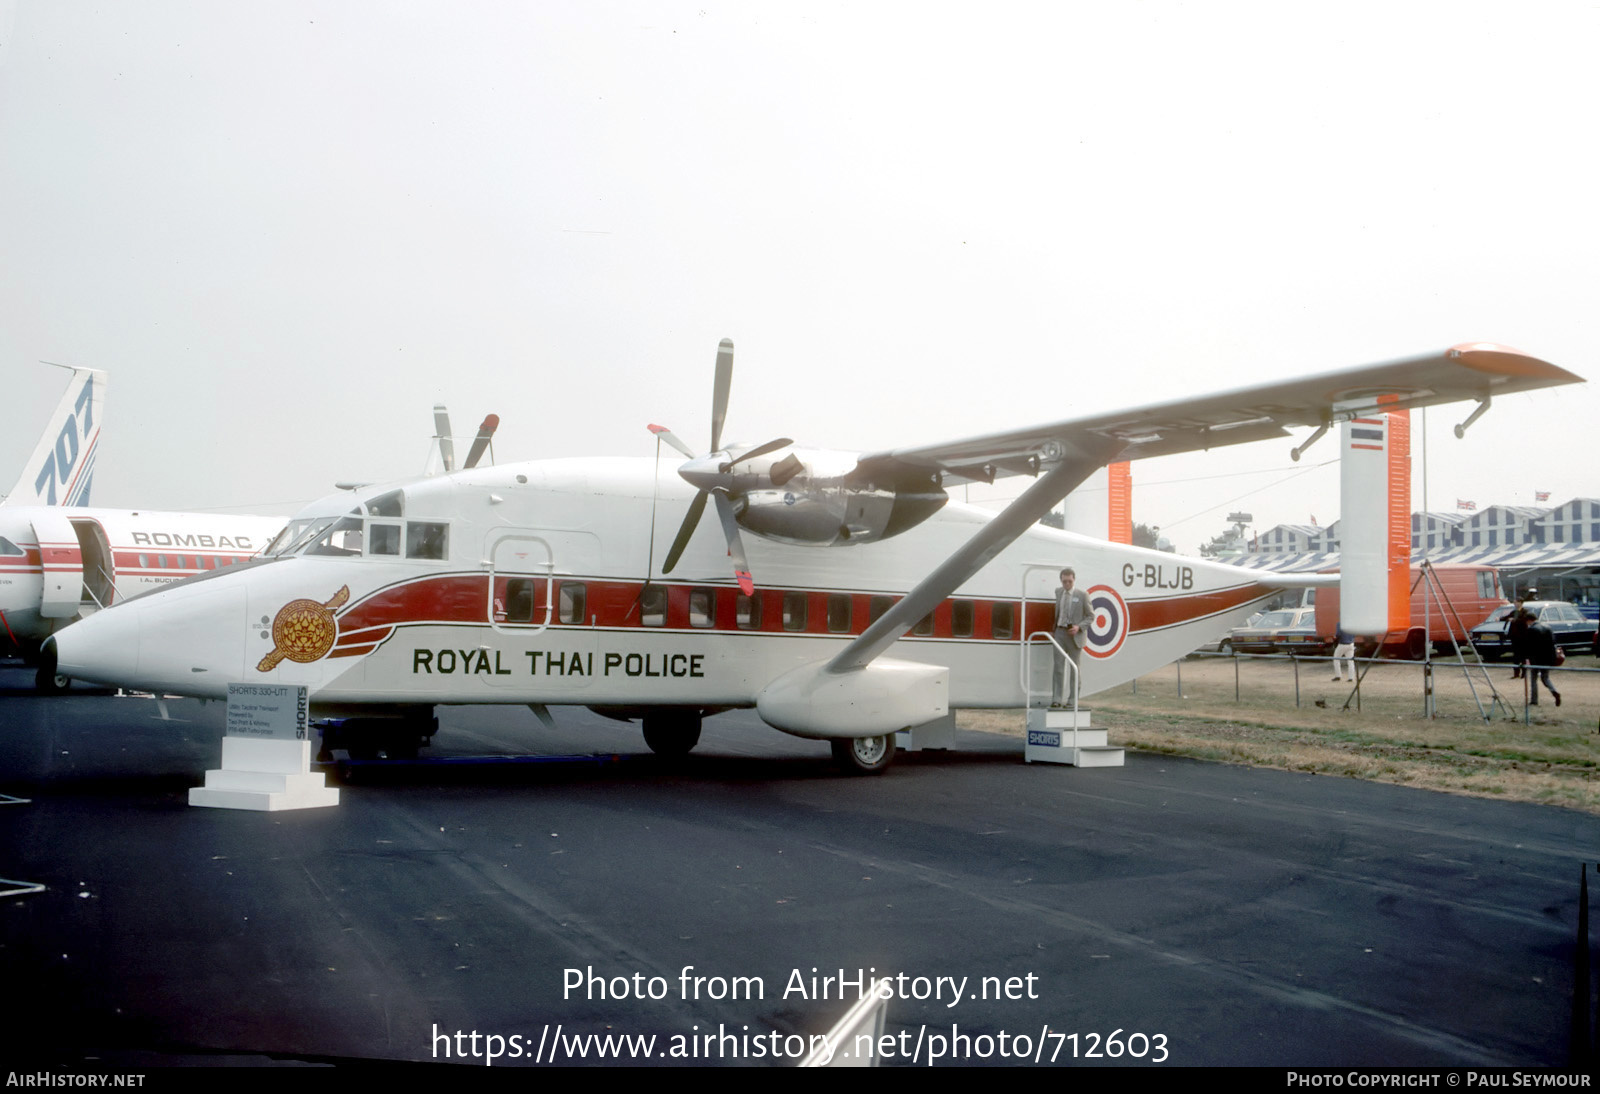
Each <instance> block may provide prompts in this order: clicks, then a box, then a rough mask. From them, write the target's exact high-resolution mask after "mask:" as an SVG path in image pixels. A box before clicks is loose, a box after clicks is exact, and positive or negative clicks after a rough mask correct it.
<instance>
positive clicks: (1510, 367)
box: [1449, 342, 1583, 383]
mask: <svg viewBox="0 0 1600 1094" xmlns="http://www.w3.org/2000/svg"><path fill="white" fill-rule="evenodd" d="M1449 356H1450V358H1451V359H1452V360H1454V361H1456V362H1458V363H1459V364H1462V365H1465V366H1466V367H1467V368H1470V369H1473V370H1475V371H1478V372H1487V373H1492V374H1494V375H1496V376H1508V377H1517V378H1519V379H1532V380H1552V381H1555V382H1557V383H1582V382H1583V377H1581V376H1578V375H1575V374H1574V373H1571V372H1568V371H1567V370H1566V369H1564V368H1561V367H1560V366H1558V365H1552V364H1551V363H1550V362H1549V361H1545V360H1541V359H1540V358H1538V357H1535V356H1533V355H1532V354H1529V353H1523V352H1522V351H1521V350H1518V349H1512V348H1511V347H1510V346H1502V345H1500V344H1499V343H1497V342H1463V343H1461V344H1460V345H1456V346H1451V347H1450V351H1449Z"/></svg>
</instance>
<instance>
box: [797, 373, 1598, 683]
mask: <svg viewBox="0 0 1600 1094" xmlns="http://www.w3.org/2000/svg"><path fill="white" fill-rule="evenodd" d="M1581 382H1582V377H1580V376H1575V375H1573V374H1572V373H1570V372H1568V371H1567V370H1565V369H1562V368H1557V367H1556V366H1555V365H1552V364H1550V363H1548V362H1546V361H1541V360H1539V359H1538V358H1536V357H1529V356H1528V355H1527V354H1525V353H1519V352H1517V351H1516V350H1513V349H1507V348H1506V347H1504V346H1497V345H1492V344H1488V343H1472V344H1467V345H1459V346H1452V347H1451V348H1450V349H1447V350H1445V351H1444V352H1443V353H1431V354H1426V355H1424V356H1421V357H1410V358H1406V359H1405V360H1401V361H1391V362H1389V363H1387V364H1382V365H1368V366H1366V367H1364V368H1353V369H1345V370H1342V371H1339V372H1329V373H1324V374H1323V375H1321V376H1308V377H1305V378H1303V379H1297V380H1285V381H1283V382H1282V383H1275V384H1262V385H1260V386H1258V387H1251V388H1241V389H1240V390H1238V391H1231V392H1225V393H1223V394H1221V395H1205V396H1200V397H1198V398H1194V399H1183V400H1179V401H1177V402H1171V403H1162V404H1158V405H1155V406H1149V407H1145V408H1143V409H1141V410H1127V411H1119V412H1116V413H1112V414H1102V415H1098V416H1093V417H1088V418H1079V419H1076V420H1073V421H1065V422H1056V423H1054V424H1051V425H1042V426H1035V427H1033V428H1031V429H1019V430H1013V431H1011V432H1007V433H993V434H990V435H989V436H986V437H974V438H971V439H970V440H965V441H954V442H951V443H949V444H934V445H925V446H923V447H920V448H897V449H892V450H890V451H887V452H876V453H871V454H868V455H866V456H863V457H862V458H861V460H860V462H859V463H858V464H857V465H856V470H855V472H854V473H855V474H856V475H858V476H870V477H874V478H890V477H893V476H896V475H901V474H917V473H920V474H923V475H926V474H928V473H929V472H930V471H938V472H940V473H942V474H945V475H955V476H959V477H964V478H972V479H983V480H986V481H991V482H992V481H993V480H994V479H995V478H996V477H997V476H1001V475H1016V474H1033V475H1038V476H1039V478H1038V481H1037V482H1034V483H1033V484H1032V485H1030V486H1029V488H1028V489H1027V490H1026V491H1025V492H1024V493H1023V494H1022V496H1021V497H1019V498H1017V499H1016V500H1015V501H1013V502H1012V503H1011V504H1010V505H1008V506H1007V507H1006V508H1005V509H1004V510H1002V511H1001V512H1000V513H998V514H996V516H995V517H994V518H993V519H991V520H989V521H988V522H986V523H985V525H984V526H983V527H982V528H981V529H980V530H979V531H978V533H977V534H976V535H974V536H973V537H972V539H971V540H970V541H968V542H967V543H966V544H965V545H964V546H963V547H961V549H960V550H958V551H957V552H956V553H955V554H953V555H952V556H951V557H950V558H948V559H946V560H945V561H944V563H942V564H941V565H940V566H939V567H938V568H936V569H935V570H934V571H933V572H932V573H930V574H929V575H928V576H927V577H925V578H923V580H922V581H920V582H919V583H918V584H917V586H916V588H914V589H912V590H911V591H910V592H909V593H907V594H906V595H905V597H904V598H902V599H901V600H899V601H897V602H896V603H895V605H894V607H892V608H890V609H889V610H888V611H887V612H885V613H884V614H883V615H882V616H880V617H879V618H878V620H877V621H876V622H875V623H873V624H872V625H871V626H869V627H868V628H867V629H866V630H865V631H863V632H862V633H861V634H860V635H858V636H857V637H856V638H854V639H853V640H851V642H850V643H849V645H847V646H845V648H844V649H842V650H840V651H839V653H837V654H836V655H835V656H834V657H833V658H832V659H831V660H830V661H829V662H828V663H827V668H826V671H827V672H830V673H834V674H839V673H847V672H851V671H854V670H857V669H861V668H864V667H865V666H866V665H868V664H869V663H870V662H871V661H872V660H873V659H874V658H876V657H877V656H878V655H880V654H881V653H883V652H884V651H885V650H887V649H888V648H889V647H890V646H892V645H893V644H894V642H895V641H896V640H897V639H898V638H899V637H900V636H901V635H902V634H904V633H905V632H906V631H907V630H910V629H911V626H912V624H914V623H915V622H916V621H917V620H919V619H921V618H922V617H923V616H924V615H926V614H927V613H928V612H929V611H931V610H932V609H933V607H934V605H935V604H938V603H939V602H940V601H942V600H943V599H944V598H945V597H947V596H949V595H950V594H951V593H952V592H954V591H955V589H956V588H957V587H958V586H960V584H961V583H962V582H963V581H966V580H967V579H968V578H969V577H971V576H972V575H973V574H975V573H977V572H978V570H979V569H981V568H982V567H983V566H984V564H985V563H987V562H988V561H989V559H991V558H993V557H994V556H995V555H996V554H998V553H999V552H1000V551H1001V550H1003V549H1004V548H1005V547H1006V545H1007V544H1009V543H1010V542H1011V541H1012V540H1014V539H1016V538H1017V537H1018V536H1020V535H1021V534H1022V533H1023V532H1024V531H1026V530H1027V529H1028V528H1029V527H1030V526H1032V524H1033V523H1034V522H1035V521H1037V520H1038V519H1039V518H1040V517H1041V516H1043V515H1044V514H1045V513H1046V512H1048V511H1049V510H1050V509H1051V508H1052V507H1054V505H1055V504H1056V503H1057V502H1059V501H1060V500H1061V499H1062V498H1064V497H1065V496H1066V495H1067V494H1068V493H1069V492H1070V491H1071V490H1072V489H1073V488H1074V487H1076V486H1077V485H1078V484H1079V483H1081V482H1082V481H1083V480H1084V479H1086V478H1088V477H1089V475H1091V474H1093V473H1094V472H1095V471H1096V470H1098V469H1099V468H1100V467H1102V466H1104V465H1105V464H1108V463H1112V462H1115V461H1118V460H1131V459H1138V458H1140V457H1144V456H1165V455H1168V454H1170V453H1174V452H1191V451H1194V450H1196V449H1205V448H1220V447H1221V446H1223V445H1228V444H1241V443H1243V442H1246V441H1259V440H1266V439H1270V438H1272V437H1283V436H1287V435H1288V430H1289V429H1290V427H1293V426H1319V427H1325V426H1328V425H1331V424H1333V423H1334V422H1340V421H1344V420H1346V419H1349V418H1356V417H1362V416H1364V415H1367V414H1371V413H1375V412H1378V411H1380V410H1398V409H1401V408H1409V407H1420V406H1432V405H1434V404H1438V403H1453V402H1459V401H1461V400H1465V399H1476V400H1478V401H1479V403H1480V404H1481V405H1485V406H1486V405H1487V403H1488V400H1489V399H1490V398H1491V397H1492V396H1495V395H1502V394H1511V393H1513V392H1519V391H1533V390H1535V389H1538V388H1543V387H1555V386H1557V385H1559V384H1572V383H1581ZM1379 396H1389V397H1392V398H1390V399H1389V401H1387V402H1384V403H1382V404H1380V403H1379V402H1378V398H1379ZM1041 470H1042V471H1044V474H1040V472H1041Z"/></svg>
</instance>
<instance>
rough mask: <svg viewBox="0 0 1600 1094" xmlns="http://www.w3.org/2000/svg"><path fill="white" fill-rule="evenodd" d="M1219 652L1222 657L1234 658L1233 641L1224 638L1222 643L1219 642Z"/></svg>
mask: <svg viewBox="0 0 1600 1094" xmlns="http://www.w3.org/2000/svg"><path fill="white" fill-rule="evenodd" d="M1217 652H1218V653H1220V654H1222V656H1224V657H1232V656H1233V639H1231V638H1224V639H1223V640H1222V641H1221V642H1219V643H1218V644H1217Z"/></svg>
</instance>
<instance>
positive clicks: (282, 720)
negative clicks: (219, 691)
mask: <svg viewBox="0 0 1600 1094" xmlns="http://www.w3.org/2000/svg"><path fill="white" fill-rule="evenodd" d="M227 734H228V736H230V737H254V738H257V739H259V740H275V741H304V740H307V739H308V738H309V734H310V721H309V719H308V717H307V702H306V689H305V688H304V687H287V686H283V685H278V684H229V685H228V729H227Z"/></svg>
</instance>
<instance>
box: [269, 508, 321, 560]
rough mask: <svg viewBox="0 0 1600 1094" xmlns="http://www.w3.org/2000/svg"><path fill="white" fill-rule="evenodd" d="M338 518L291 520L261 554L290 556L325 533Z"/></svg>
mask: <svg viewBox="0 0 1600 1094" xmlns="http://www.w3.org/2000/svg"><path fill="white" fill-rule="evenodd" d="M338 519H339V518H338V517H305V518H302V519H300V520H291V521H290V522H289V523H288V524H287V525H285V526H284V529H283V531H281V532H279V533H278V535H277V537H276V538H275V539H274V540H273V541H272V542H271V543H269V544H267V546H266V548H265V549H264V550H263V551H262V552H261V553H262V554H263V555H271V556H278V555H292V554H294V553H296V552H297V551H299V550H300V549H301V548H302V547H304V546H305V545H306V544H307V543H310V542H311V541H312V540H313V539H316V538H317V536H319V535H321V534H322V533H323V532H325V531H327V529H328V526H329V525H330V524H332V523H333V522H334V521H336V520H338Z"/></svg>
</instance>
